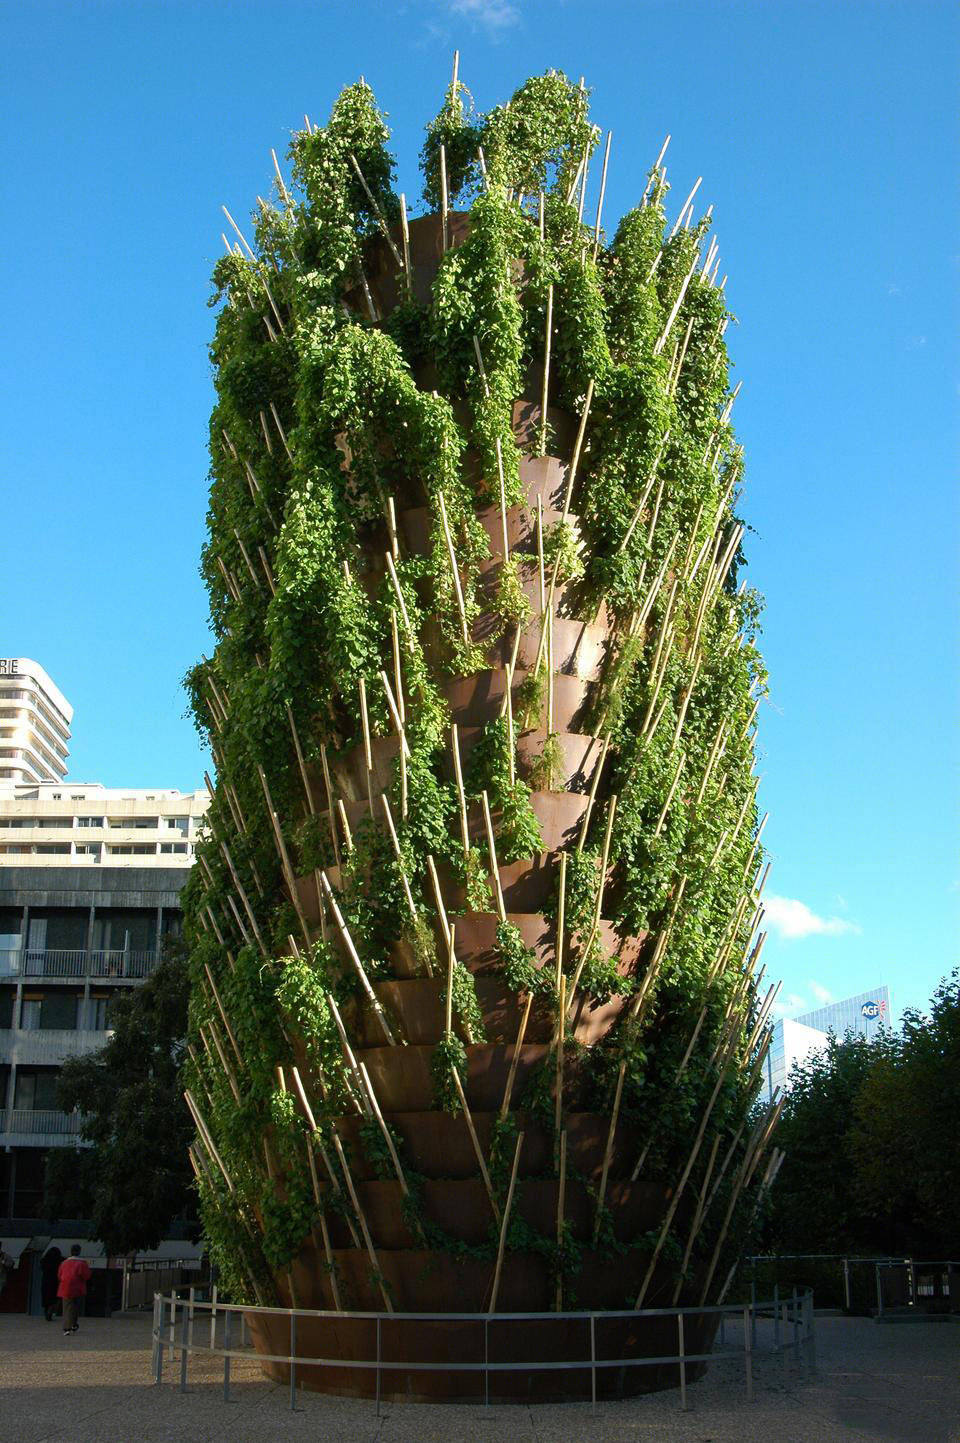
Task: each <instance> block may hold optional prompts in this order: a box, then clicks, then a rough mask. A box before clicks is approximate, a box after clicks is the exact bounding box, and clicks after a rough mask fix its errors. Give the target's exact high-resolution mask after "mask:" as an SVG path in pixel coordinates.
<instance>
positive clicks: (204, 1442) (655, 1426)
mask: <svg viewBox="0 0 960 1443" xmlns="http://www.w3.org/2000/svg"><path fill="white" fill-rule="evenodd" d="M816 1335H817V1371H816V1373H815V1374H814V1375H812V1376H811V1375H810V1373H809V1371H808V1370H807V1369H806V1367H805V1366H802V1367H801V1368H800V1369H796V1368H795V1366H794V1365H793V1363H792V1361H791V1362H790V1364H789V1366H788V1368H787V1370H786V1375H784V1371H783V1367H782V1362H781V1361H780V1360H777V1359H774V1358H771V1357H764V1356H763V1355H762V1353H760V1354H758V1355H756V1359H755V1367H754V1378H755V1394H754V1400H753V1402H752V1403H751V1402H747V1400H746V1395H745V1389H744V1380H743V1367H742V1364H740V1363H736V1364H735V1363H733V1362H732V1361H721V1362H718V1363H715V1364H713V1365H712V1366H711V1367H710V1369H709V1371H708V1374H707V1376H706V1377H705V1378H703V1379H701V1380H700V1381H699V1382H697V1383H695V1384H692V1385H691V1386H690V1388H689V1392H688V1404H689V1407H688V1411H687V1412H681V1411H680V1400H679V1393H678V1392H666V1393H656V1394H648V1395H647V1396H645V1397H641V1398H636V1399H632V1400H629V1401H627V1402H622V1403H621V1402H602V1403H600V1404H599V1405H598V1408H597V1413H596V1416H593V1415H591V1411H590V1405H589V1404H566V1405H549V1406H547V1405H545V1406H540V1407H527V1406H523V1405H515V1406H509V1407H508V1406H503V1407H491V1408H488V1409H484V1408H483V1407H482V1406H479V1405H473V1404H461V1405H443V1406H440V1405H432V1406H431V1405H426V1404H417V1403H388V1404H384V1405H383V1407H382V1409H381V1414H380V1416H379V1417H378V1416H377V1412H376V1408H375V1405H374V1404H373V1403H371V1402H366V1401H363V1402H358V1401H356V1400H353V1399H341V1398H327V1397H323V1396H321V1395H318V1394H310V1393H301V1394H300V1395H299V1397H298V1401H297V1411H296V1412H295V1413H292V1412H291V1411H290V1407H289V1389H288V1388H286V1387H282V1386H279V1385H276V1384H272V1383H269V1382H266V1381H265V1380H264V1379H263V1377H262V1375H260V1373H259V1369H258V1368H257V1366H256V1364H255V1363H254V1362H252V1361H250V1362H247V1361H246V1360H239V1361H236V1362H235V1363H234V1365H233V1387H232V1400H231V1402H229V1403H224V1401H223V1393H222V1364H220V1367H219V1370H218V1369H217V1368H216V1366H215V1365H214V1364H213V1363H206V1362H205V1361H203V1360H195V1361H192V1362H191V1365H190V1377H189V1391H188V1392H187V1393H186V1394H181V1393H180V1391H179V1388H178V1386H177V1385H178V1382H179V1368H178V1367H171V1366H169V1365H168V1366H167V1368H166V1370H165V1381H164V1382H163V1383H162V1384H161V1385H160V1387H156V1386H155V1385H154V1384H153V1382H152V1378H151V1374H150V1318H149V1317H147V1316H144V1315H135V1316H131V1315H127V1316H122V1317H117V1318H112V1319H105V1318H87V1319H82V1320H81V1327H80V1332H79V1333H76V1334H73V1335H72V1336H69V1337H64V1335H63V1332H62V1330H61V1328H60V1325H59V1323H58V1322H53V1323H49V1324H48V1323H45V1322H44V1320H43V1319H42V1318H28V1317H23V1316H18V1315H3V1316H0V1443H47V1440H49V1443H214V1440H229V1443H301V1440H307V1439H310V1440H312V1443H313V1440H331V1443H333V1440H336V1443H404V1440H410V1443H433V1440H436V1443H448V1440H449V1439H451V1438H456V1439H457V1443H473V1440H474V1439H484V1440H487V1443H499V1440H501V1439H502V1440H508V1443H568V1440H569V1443H575V1440H580V1439H582V1438H584V1437H585V1436H588V1437H589V1438H590V1440H591V1443H594V1440H596V1443H607V1440H610V1443H614V1440H616V1443H623V1440H626V1443H632V1440H637V1443H675V1440H676V1443H753V1440H758V1443H760V1440H763V1443H773V1440H776V1443H839V1440H844V1443H845V1440H853V1443H856V1440H871V1443H960V1327H958V1326H957V1324H956V1323H954V1322H949V1321H935V1320H930V1321H922V1322H913V1321H911V1322H909V1323H902V1324H889V1325H878V1324H876V1323H874V1322H872V1321H871V1320H869V1319H865V1318H838V1317H820V1318H818V1319H817V1323H816ZM764 1341H765V1339H764V1337H763V1335H762V1333H761V1337H760V1339H759V1342H760V1344H761V1346H762V1345H763V1343H764Z"/></svg>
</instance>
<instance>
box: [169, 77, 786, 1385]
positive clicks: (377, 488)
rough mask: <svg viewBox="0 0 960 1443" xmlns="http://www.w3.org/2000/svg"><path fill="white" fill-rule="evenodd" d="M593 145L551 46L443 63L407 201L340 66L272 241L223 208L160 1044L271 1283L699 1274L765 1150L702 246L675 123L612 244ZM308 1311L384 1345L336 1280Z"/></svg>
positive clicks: (496, 1295) (727, 443) (232, 1224)
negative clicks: (412, 194) (174, 938)
mask: <svg viewBox="0 0 960 1443" xmlns="http://www.w3.org/2000/svg"><path fill="white" fill-rule="evenodd" d="M598 138H599V134H598V132H596V131H595V130H594V128H593V127H592V125H591V124H590V122H589V121H588V119H587V111H586V94H585V92H584V90H583V88H582V86H580V87H577V86H572V85H570V84H569V83H568V82H567V81H566V80H565V79H564V78H563V77H562V76H558V75H556V74H553V73H551V74H549V75H547V76H544V77H541V78H540V79H539V80H535V81H531V82H528V84H527V85H526V86H525V87H523V88H522V90H521V91H520V92H518V93H517V95H516V96H514V98H513V100H512V101H511V103H510V105H509V106H507V107H503V108H500V109H498V110H495V111H493V112H491V113H490V114H489V115H488V116H483V117H478V116H475V115H473V114H471V113H469V112H468V109H467V105H466V92H465V91H464V89H463V87H462V86H461V85H460V84H459V80H458V77H457V75H456V73H455V75H454V81H453V84H452V86H451V88H450V90H449V91H448V93H447V98H446V102H445V105H444V108H443V110H442V111H441V114H440V116H439V117H438V120H437V121H436V122H434V124H433V125H432V126H431V127H430V129H429V130H428V140H427V144H426V146H425V148H424V167H425V174H426V182H427V183H426V194H427V197H428V200H435V201H436V202H437V209H436V211H435V212H434V213H430V214H426V215H424V216H422V217H421V218H419V219H410V218H408V215H407V207H406V202H405V198H404V197H402V196H400V197H398V196H396V195H395V194H394V192H393V189H392V184H391V162H390V158H389V157H388V156H387V154H386V151H385V149H384V145H385V139H386V131H385V129H384V127H383V123H382V119H381V117H380V116H379V114H378V113H377V111H376V108H375V106H374V104H373V99H372V95H371V92H370V91H369V89H368V88H367V87H366V86H365V85H363V84H362V83H361V84H360V85H359V86H354V87H351V88H350V89H349V90H348V91H345V92H344V94H343V95H342V96H341V98H340V100H339V101H338V102H337V105H336V107H335V108H334V112H333V114H332V116H331V120H330V122H329V124H328V125H327V126H325V127H313V126H312V125H310V124H309V122H308V123H307V128H306V129H305V130H304V131H303V132H302V133H301V134H300V135H298V136H297V137H296V139H295V141H294V144H293V147H292V151H291V154H292V158H293V169H294V179H293V180H292V181H290V182H287V181H285V180H284V179H283V177H282V175H281V172H280V169H279V167H278V168H277V179H278V199H277V202H276V204H275V205H274V204H268V203H267V202H263V201H262V202H260V209H259V211H258V213H257V217H256V221H255V228H256V236H255V240H254V244H253V245H249V244H248V242H247V240H246V237H245V236H244V234H243V232H242V231H241V229H240V228H239V227H237V226H236V225H235V223H234V221H233V219H232V217H229V216H228V221H229V223H230V225H231V227H232V228H233V229H232V231H231V233H230V234H229V235H226V236H225V240H226V245H227V251H228V255H227V257H226V259H225V260H224V261H222V262H221V263H220V265H219V266H218V270H217V274H216V282H217V286H218V296H219V298H220V299H221V300H222V301H223V302H224V304H223V305H222V308H221V310H220V314H219V319H218V327H217V337H216V340H215V342H214V347H213V359H214V365H215V372H216V377H217V386H218V404H217V408H216V411H215V413H214V417H213V422H212V426H211V454H212V458H213V482H212V488H211V506H210V518H209V523H210V534H209V540H208V543H207V546H206V548H205V553H204V573H205V576H206V578H207V582H208V586H209V589H210V593H211V611H212V618H213V625H214V630H215V633H216V636H217V645H216V650H215V652H214V654H213V656H212V657H211V658H210V659H209V660H204V661H203V662H202V663H201V664H200V665H199V666H198V667H196V668H195V670H194V671H193V673H192V674H191V678H190V684H191V687H192V692H193V697H194V704H195V711H196V715H197V718H198V722H199V724H200V725H201V727H202V729H203V730H204V732H205V733H206V734H207V735H208V736H209V739H210V742H211V746H212V748H213V754H214V758H215V761H216V767H217V780H216V785H215V786H214V785H213V783H211V790H212V793H213V803H212V807H211V814H210V828H209V835H208V839H207V842H206V844H205V846H204V848H203V853H202V857H201V863H200V866H199V867H198V868H197V869H196V872H195V875H194V877H193V879H192V880H191V884H190V888H189V898H188V917H189V921H190V933H191V944H192V958H193V961H192V966H193V1010H192V1040H191V1046H190V1055H189V1060H188V1062H187V1064H186V1070H185V1081H186V1094H187V1101H188V1104H189V1106H190V1108H191V1110H192V1112H193V1114H194V1118H195V1121H196V1124H197V1140H196V1144H195V1147H194V1150H193V1157H194V1164H195V1169H196V1172H197V1177H198V1186H199V1188H200V1192H201V1199H202V1205H203V1212H204V1218H205V1222H206V1226H207V1230H208V1234H209V1236H210V1238H211V1241H212V1243H213V1246H214V1249H215V1252H216V1255H217V1257H218V1259H219V1261H220V1263H221V1266H222V1267H223V1268H224V1269H225V1271H226V1276H227V1280H228V1282H229V1285H230V1286H231V1287H232V1288H233V1289H234V1290H235V1291H236V1292H237V1293H238V1294H239V1295H240V1296H241V1297H244V1298H245V1299H247V1300H248V1301H250V1302H261V1303H274V1302H276V1303H280V1304H282V1305H284V1306H292V1307H297V1308H321V1309H327V1310H330V1311H331V1312H334V1313H348V1312H351V1311H357V1310H378V1311H383V1312H385V1313H394V1312H397V1313H404V1312H429V1313H436V1312H444V1311H450V1312H459V1313H463V1312H471V1311H473V1312H476V1313H478V1314H482V1313H488V1314H491V1315H492V1314H494V1313H497V1312H505V1311H546V1310H556V1311H570V1310H571V1309H585V1310H591V1311H593V1310H604V1309H607V1310H609V1309H622V1308H624V1307H627V1308H630V1307H636V1308H638V1309H642V1308H643V1307H644V1306H646V1307H648V1308H649V1307H653V1306H671V1305H676V1304H677V1303H681V1304H693V1305H697V1304H700V1305H702V1304H704V1303H713V1302H716V1301H717V1300H718V1299H720V1298H722V1295H723V1293H724V1289H725V1287H726V1286H727V1285H728V1284H729V1278H730V1272H731V1264H733V1262H734V1261H735V1258H736V1255H737V1249H738V1247H739V1245H740V1242H741V1241H742V1237H743V1233H744V1230H745V1228H746V1227H747V1226H748V1224H749V1221H750V1218H751V1217H752V1216H753V1215H754V1213H755V1211H756V1208H757V1207H758V1206H759V1205H760V1203H761V1201H762V1197H763V1193H764V1190H765V1188H766V1187H768V1186H769V1184H770V1183H771V1181H772V1178H773V1176H774V1174H775V1171H776V1166H777V1160H778V1159H777V1154H776V1152H775V1151H774V1152H773V1153H771V1154H769V1156H768V1155H766V1149H767V1146H768V1143H769V1140H770V1135H771V1132H772V1128H773V1124H774V1122H775V1118H776V1108H775V1106H774V1108H773V1109H772V1110H770V1111H768V1112H766V1113H763V1114H755V1113H751V1111H750V1109H751V1107H752V1106H753V1102H754V1099H755V1096H756V1092H757V1086H758V1081H759V1074H760V1069H761V1065H762V1058H763V1051H764V1048H765V1046H766V1035H767V1034H766V1025H765V1023H766V1012H767V1010H768V1008H769V1001H770V997H769V994H768V996H767V997H766V998H765V999H764V1000H763V1001H761V1000H760V995H759V992H758V988H759V983H760V976H759V974H758V969H757V962H758V958H759V952H760V946H761V944H762V934H760V935H759V937H758V935H757V926H758V924H759V919H760V913H761V908H760V906H759V895H760V890H761V887H762V878H761V876H760V871H761V861H762V857H761V852H760V847H759V830H760V829H759V827H758V824H757V817H756V807H755V778H754V777H753V775H752V735H753V724H754V718H755V715H756V701H757V696H758V694H759V693H760V692H761V691H762V687H763V685H764V674H763V671H762V666H761V663H760V661H759V657H758V655H757V652H756V650H755V648H754V646H753V634H754V628H755V619H756V613H757V603H756V600H755V598H754V597H753V595H752V593H749V592H748V591H746V589H745V588H744V586H742V585H739V584H738V578H737V570H738V567H739V566H741V565H742V564H743V557H742V553H741V552H740V540H741V537H742V534H743V527H742V525H740V523H739V522H738V521H737V519H736V517H735V515H734V513H733V510H732V507H733V506H734V505H735V503H736V497H737V490H736V486H737V481H738V479H739V476H740V472H741V465H742V458H741V454H740V451H739V448H737V447H736V446H735V444H734V442H733V437H732V431H731V427H730V411H731V407H732V403H733V399H734V397H735V392H731V391H730V390H729V388H728V382H727V375H726V353H725V347H724V339H723V337H724V332H725V330H726V323H727V311H726V304H725V300H724V293H723V285H722V283H720V284H718V281H717V264H716V246H715V243H714V242H711V241H708V238H707V234H706V232H707V221H708V220H709V215H708V217H707V218H706V219H705V220H704V221H702V222H701V223H700V224H699V225H693V224H692V215H693V201H692V196H691V198H689V199H688V201H687V202H685V203H684V205H683V207H682V210H681V211H680V213H679V215H678V216H677V219H676V224H675V225H673V228H672V230H671V229H670V226H669V224H668V223H667V221H666V218H665V210H664V204H665V198H666V195H667V189H668V187H667V182H666V168H665V166H664V164H663V154H661V156H660V157H659V158H658V161H657V163H656V164H655V166H654V167H653V170H652V171H651V173H650V176H649V179H648V182H647V186H646V190H645V191H644V193H643V196H642V197H641V200H640V203H639V205H638V206H637V208H636V209H635V210H634V211H631V212H630V213H629V214H628V215H626V216H625V217H624V218H623V220H622V221H621V222H620V224H619V227H618V229H617V232H616V235H615V237H614V238H613V240H612V241H611V242H610V243H609V244H607V243H606V240H605V237H604V234H603V231H602V217H601V209H600V207H601V206H602V204H603V193H604V190H605V186H606V179H607V158H608V156H609V153H610V146H609V139H608V143H607V146H606V149H605V152H604V155H603V165H602V170H600V167H599V166H598V165H597V164H594V166H593V172H592V174H591V169H590V157H591V155H592V153H593V151H594V148H595V146H596V144H597V140H598ZM598 171H599V185H598V184H597V180H598V175H597V173H598ZM588 185H593V187H594V195H595V196H596V197H597V200H596V206H597V208H596V219H595V220H592V219H590V220H585V219H584V212H585V201H586V195H587V191H588ZM695 191H696V187H694V193H695ZM457 196H459V197H460V200H459V205H460V207H461V208H460V209H454V208H453V205H452V202H453V200H454V198H455V197H457ZM471 200H472V204H469V205H465V202H470V201H471ZM593 203H594V202H593V201H591V204H593ZM724 280H725V278H724ZM301 1326H302V1328H306V1325H301ZM571 1326H573V1325H571ZM276 1327H277V1330H278V1331H277V1332H276V1336H275V1337H274V1336H273V1334H272V1333H271V1329H270V1327H269V1326H267V1324H265V1323H264V1321H263V1318H262V1317H260V1316H258V1317H257V1319H256V1322H255V1324H254V1336H255V1339H256V1341H257V1343H258V1346H260V1347H261V1349H262V1350H263V1351H264V1352H268V1353H269V1352H279V1353H286V1352H287V1350H288V1341H289V1333H288V1330H287V1325H286V1321H285V1320H283V1319H280V1320H278V1321H277V1324H276ZM391 1327H392V1332H391V1337H392V1338H393V1340H394V1341H393V1344H392V1346H393V1348H394V1350H395V1352H396V1350H398V1349H399V1352H396V1356H400V1357H409V1358H410V1359H412V1360H420V1361H425V1360H428V1359H429V1358H430V1357H435V1358H436V1359H438V1360H442V1359H443V1358H444V1357H447V1356H448V1355H450V1356H455V1355H454V1354H449V1349H450V1348H451V1346H452V1344H451V1342H450V1340H449V1339H448V1340H447V1341H446V1342H445V1341H444V1337H443V1330H442V1328H439V1327H437V1326H436V1325H433V1326H432V1327H431V1328H429V1329H424V1328H420V1329H419V1330H417V1329H416V1328H415V1327H413V1326H412V1325H411V1326H410V1327H409V1328H408V1329H407V1331H406V1333H404V1329H403V1326H402V1325H401V1324H400V1323H399V1322H395V1323H393V1324H392V1325H391ZM618 1327H620V1328H622V1346H623V1348H624V1350H625V1351H626V1352H627V1353H628V1354H630V1355H643V1354H644V1353H647V1354H652V1355H657V1354H658V1353H659V1354H661V1355H662V1354H663V1353H665V1352H668V1353H669V1352H673V1351H674V1348H673V1346H672V1342H671V1343H670V1344H669V1345H668V1344H666V1343H665V1340H664V1337H663V1336H661V1330H659V1328H658V1327H657V1326H655V1325H653V1324H652V1323H647V1324H645V1325H644V1326H641V1324H640V1320H639V1319H638V1323H637V1325H636V1326H632V1325H629V1324H618ZM691 1330H692V1331H691V1336H690V1338H689V1340H688V1348H689V1349H691V1350H692V1351H696V1344H697V1343H698V1342H699V1343H700V1344H701V1345H704V1346H708V1345H709V1328H708V1327H707V1325H706V1324H705V1323H704V1324H703V1325H702V1326H701V1327H700V1328H699V1329H697V1328H696V1327H694V1326H693V1325H691ZM558 1336H559V1335H558V1334H557V1332H556V1330H554V1332H553V1334H552V1335H551V1341H550V1342H549V1343H547V1342H544V1344H543V1346H544V1348H545V1350H546V1352H545V1355H544V1356H551V1357H558V1356H562V1348H563V1347H564V1346H567V1345H566V1344H563V1343H562V1341H561V1342H558V1341H557V1338H558ZM618 1336H619V1335H618ZM301 1340H302V1346H303V1351H304V1353H305V1354H312V1355H313V1356H317V1355H323V1356H327V1357H338V1356H343V1357H344V1358H348V1357H349V1356H354V1357H363V1356H370V1352H369V1343H370V1340H369V1338H366V1339H364V1336H363V1333H362V1330H358V1329H356V1328H350V1327H345V1326H344V1325H342V1324H340V1323H338V1322H337V1320H336V1319H335V1318H334V1319H330V1320H325V1321H315V1322H314V1323H312V1324H310V1325H309V1328H306V1332H305V1333H304V1332H303V1331H302V1332H301ZM568 1345H569V1348H570V1349H571V1355H575V1354H576V1353H577V1351H578V1350H580V1349H581V1348H582V1340H581V1341H580V1342H569V1340H568ZM364 1347H365V1348H366V1351H364ZM357 1348H360V1352H359V1353H358V1352H357V1351H356V1349H357ZM558 1348H559V1349H560V1350H561V1351H560V1352H557V1351H556V1350H557V1349H558ZM404 1350H406V1351H404ZM551 1350H552V1351H551ZM459 1356H461V1357H462V1354H460V1355H459ZM606 1376H607V1384H606V1386H609V1387H610V1388H619V1389H624V1388H627V1389H629V1388H634V1387H637V1386H649V1383H650V1379H649V1378H644V1376H643V1374H642V1373H637V1372H635V1373H632V1374H631V1375H630V1376H629V1377H627V1378H623V1377H621V1376H619V1375H617V1376H616V1377H614V1376H613V1374H607V1375H606ZM660 1381H661V1382H662V1381H664V1378H663V1376H661V1377H660ZM306 1382H307V1385H308V1386H310V1385H312V1386H317V1387H336V1388H341V1389H346V1390H359V1391H363V1390H364V1388H366V1387H368V1386H370V1380H369V1379H368V1378H367V1377H366V1374H364V1373H363V1372H355V1373H354V1372H350V1371H349V1370H344V1371H342V1372H338V1371H337V1370H335V1369H334V1370H327V1371H325V1372H323V1373H317V1374H316V1376H310V1377H308V1378H307V1379H306ZM393 1386H395V1387H396V1389H397V1390H398V1391H408V1392H413V1393H420V1394H425V1395H430V1396H457V1395H458V1394H459V1393H462V1392H469V1391H470V1387H469V1382H468V1380H467V1381H465V1379H464V1377H461V1376H460V1375H458V1374H455V1373H450V1374H446V1375H442V1376H441V1375H437V1377H435V1378H434V1379H433V1381H432V1382H431V1381H426V1375H417V1376H416V1377H411V1378H403V1377H399V1378H397V1379H396V1380H395V1383H394V1385H393ZM509 1386H510V1389H512V1390H513V1392H514V1393H515V1392H516V1389H517V1388H518V1387H520V1388H521V1390H523V1389H526V1390H527V1391H528V1392H529V1391H530V1389H531V1388H532V1389H533V1390H534V1391H538V1390H539V1391H541V1392H543V1393H554V1394H556V1393H560V1394H562V1393H563V1392H564V1388H565V1385H564V1380H563V1377H562V1375H561V1374H558V1373H553V1374H546V1373H545V1374H543V1375H542V1377H540V1378H539V1379H538V1380H534V1381H531V1380H530V1379H524V1380H523V1381H522V1383H521V1384H514V1383H511V1384H510V1385H509ZM573 1386H574V1383H573V1382H572V1381H571V1382H570V1387H571V1388H572V1387H573ZM504 1387H505V1388H506V1387H507V1385H504Z"/></svg>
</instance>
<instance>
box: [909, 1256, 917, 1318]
mask: <svg viewBox="0 0 960 1443" xmlns="http://www.w3.org/2000/svg"><path fill="white" fill-rule="evenodd" d="M910 1306H911V1308H915V1307H916V1306H917V1269H916V1265H915V1263H914V1261H913V1259H912V1258H911V1259H910Z"/></svg>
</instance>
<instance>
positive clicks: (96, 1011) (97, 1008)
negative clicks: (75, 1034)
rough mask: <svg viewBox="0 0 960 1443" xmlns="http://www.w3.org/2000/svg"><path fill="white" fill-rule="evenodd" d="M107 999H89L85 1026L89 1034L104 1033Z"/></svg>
mask: <svg viewBox="0 0 960 1443" xmlns="http://www.w3.org/2000/svg"><path fill="white" fill-rule="evenodd" d="M108 1002H109V998H108V997H106V996H104V997H91V998H90V1001H89V1002H88V1003H87V1026H88V1028H89V1029H90V1031H91V1032H105V1031H106V1027H107V1004H108Z"/></svg>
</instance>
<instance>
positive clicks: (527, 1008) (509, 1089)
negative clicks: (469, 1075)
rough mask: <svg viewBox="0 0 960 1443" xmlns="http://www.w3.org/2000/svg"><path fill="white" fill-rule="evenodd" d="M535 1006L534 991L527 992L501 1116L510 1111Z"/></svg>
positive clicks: (501, 1105)
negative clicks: (518, 1065) (531, 1009)
mask: <svg viewBox="0 0 960 1443" xmlns="http://www.w3.org/2000/svg"><path fill="white" fill-rule="evenodd" d="M532 1006H533V993H532V992H528V993H527V1000H526V1002H525V1003H524V1007H523V1016H522V1017H521V1019H520V1028H519V1031H518V1032H517V1040H516V1043H515V1044H514V1048H513V1057H512V1058H511V1060H510V1071H509V1072H508V1073H507V1085H506V1087H505V1088H504V1089H503V1102H502V1103H501V1104H500V1117H501V1119H503V1118H505V1117H506V1115H507V1113H508V1112H509V1111H510V1103H511V1100H512V1098H513V1083H514V1079H515V1078H516V1075H517V1064H518V1063H519V1061H520V1050H521V1048H522V1047H523V1039H524V1037H525V1036H526V1033H527V1023H528V1022H529V1021H530V1008H531V1007H532Z"/></svg>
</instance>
